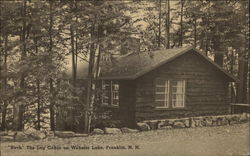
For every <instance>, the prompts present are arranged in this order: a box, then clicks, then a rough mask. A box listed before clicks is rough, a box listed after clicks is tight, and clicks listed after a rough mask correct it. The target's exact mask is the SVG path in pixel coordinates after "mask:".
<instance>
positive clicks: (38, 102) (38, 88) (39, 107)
mask: <svg viewBox="0 0 250 156" xmlns="http://www.w3.org/2000/svg"><path fill="white" fill-rule="evenodd" d="M36 85H37V129H38V130H40V129H41V119H40V115H41V103H40V101H41V100H40V99H41V98H40V81H39V80H37V84H36Z"/></svg>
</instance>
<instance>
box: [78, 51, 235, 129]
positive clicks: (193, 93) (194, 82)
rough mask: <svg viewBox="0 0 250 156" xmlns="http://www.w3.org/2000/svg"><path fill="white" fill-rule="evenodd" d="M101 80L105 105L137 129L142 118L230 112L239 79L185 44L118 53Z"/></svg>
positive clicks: (117, 116)
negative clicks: (231, 92)
mask: <svg viewBox="0 0 250 156" xmlns="http://www.w3.org/2000/svg"><path fill="white" fill-rule="evenodd" d="M80 70H81V71H83V69H79V71H80ZM79 74H80V76H81V77H83V75H81V73H79ZM99 80H100V84H101V85H100V88H101V89H102V92H103V94H102V98H101V103H102V106H104V107H109V108H110V109H111V110H112V111H113V112H114V114H116V115H114V116H116V118H117V119H119V120H121V121H122V122H123V124H124V125H126V126H127V127H132V128H133V127H135V124H136V122H138V121H143V120H151V119H166V118H180V117H191V116H203V115H219V114H228V113H229V108H230V104H229V95H228V93H229V88H228V87H229V83H230V82H234V81H236V78H235V77H234V76H232V75H231V74H229V73H228V72H226V71H225V70H224V69H223V68H222V67H220V66H218V65H217V64H216V63H214V62H213V61H212V60H211V59H210V58H208V57H207V56H205V55H203V54H202V53H201V52H200V51H199V50H197V49H195V48H193V47H182V48H175V49H167V50H166V49H165V50H158V51H153V52H150V53H149V52H138V53H131V54H128V55H126V56H123V57H119V58H117V59H116V60H115V61H113V62H112V63H111V64H109V65H106V66H105V67H103V68H102V72H101V75H100V77H99Z"/></svg>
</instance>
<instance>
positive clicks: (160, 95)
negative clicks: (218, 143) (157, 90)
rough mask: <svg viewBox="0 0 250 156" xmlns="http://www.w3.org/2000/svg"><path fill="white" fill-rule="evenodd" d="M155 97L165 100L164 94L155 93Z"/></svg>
mask: <svg viewBox="0 0 250 156" xmlns="http://www.w3.org/2000/svg"><path fill="white" fill-rule="evenodd" d="M155 99H156V100H157V99H162V100H165V95H164V94H155Z"/></svg>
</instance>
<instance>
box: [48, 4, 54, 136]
mask: <svg viewBox="0 0 250 156" xmlns="http://www.w3.org/2000/svg"><path fill="white" fill-rule="evenodd" d="M52 10H53V1H51V0H50V1H49V18H50V20H49V22H50V24H49V53H50V57H52V48H53V38H52V28H53V15H52ZM51 60H52V58H51ZM49 86H50V94H51V98H50V106H49V109H50V128H51V130H52V131H55V113H54V105H55V100H54V86H53V79H52V78H50V80H49Z"/></svg>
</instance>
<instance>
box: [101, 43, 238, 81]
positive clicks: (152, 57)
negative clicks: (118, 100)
mask: <svg viewBox="0 0 250 156" xmlns="http://www.w3.org/2000/svg"><path fill="white" fill-rule="evenodd" d="M189 51H192V52H195V53H198V54H199V55H200V56H201V57H202V58H203V59H204V61H207V62H208V63H209V64H211V65H212V66H214V67H215V68H217V69H218V70H219V71H220V72H222V73H223V74H224V75H225V76H226V77H228V78H229V79H230V80H231V81H236V78H235V77H234V76H233V75H231V74H229V73H228V72H226V71H225V70H224V69H222V68H221V67H220V66H218V65H217V64H215V63H214V62H213V61H212V60H211V59H209V58H208V57H207V56H205V55H203V54H202V53H201V52H199V51H198V50H197V49H195V48H193V47H182V48H175V49H164V50H158V51H154V52H151V53H148V52H140V53H132V54H129V55H127V56H124V57H120V58H118V59H117V60H116V61H115V62H113V63H112V64H111V65H109V66H105V67H104V68H103V70H102V73H101V77H100V79H103V80H105V79H106V80H107V79H115V80H132V79H136V78H138V77H140V76H142V75H144V74H146V73H148V72H150V71H152V70H154V69H156V68H157V67H159V66H161V65H163V64H165V63H167V62H169V61H172V60H174V59H176V58H177V57H179V56H181V55H183V54H185V53H187V52H189Z"/></svg>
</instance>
